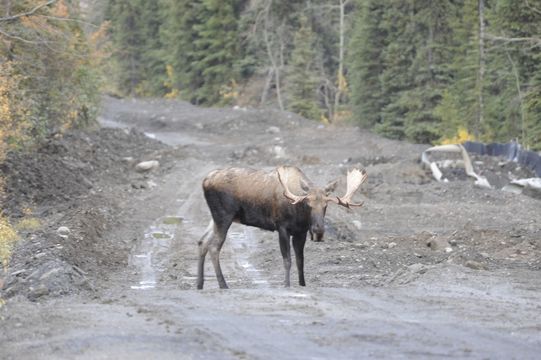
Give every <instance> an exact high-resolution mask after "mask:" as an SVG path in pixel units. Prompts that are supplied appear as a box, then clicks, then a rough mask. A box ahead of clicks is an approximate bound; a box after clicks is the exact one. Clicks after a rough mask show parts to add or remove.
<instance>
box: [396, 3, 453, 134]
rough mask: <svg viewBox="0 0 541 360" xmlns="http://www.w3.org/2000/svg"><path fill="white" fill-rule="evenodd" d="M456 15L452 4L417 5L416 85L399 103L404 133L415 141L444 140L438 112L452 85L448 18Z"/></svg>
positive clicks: (413, 78)
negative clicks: (438, 107)
mask: <svg viewBox="0 0 541 360" xmlns="http://www.w3.org/2000/svg"><path fill="white" fill-rule="evenodd" d="M454 12H455V8H454V5H453V3H452V2H450V1H445V0H441V1H438V2H437V3H432V2H431V1H426V0H425V1H421V0H417V1H416V2H415V8H414V14H415V15H414V16H415V17H414V21H415V38H414V39H415V41H414V43H415V58H414V60H413V62H412V64H411V67H410V69H409V72H410V74H411V78H410V79H411V81H412V83H411V89H409V90H406V91H405V92H404V93H403V94H402V95H401V98H400V100H399V102H400V103H402V104H403V105H402V107H403V108H404V109H405V111H406V113H405V116H404V119H405V122H404V132H405V134H406V137H407V138H408V139H409V140H411V141H415V142H422V143H431V142H433V141H434V140H437V139H438V138H440V136H441V134H440V128H441V125H440V124H441V118H440V117H439V116H438V115H437V113H436V112H435V108H436V107H437V106H438V105H439V103H440V102H441V100H442V97H443V92H444V89H445V88H446V86H447V85H448V84H449V82H450V71H449V69H448V65H447V64H448V63H449V61H450V59H451V55H450V52H449V51H448V47H449V45H450V43H451V34H452V30H451V27H450V24H449V21H448V18H449V17H451V16H452V15H453V13H454Z"/></svg>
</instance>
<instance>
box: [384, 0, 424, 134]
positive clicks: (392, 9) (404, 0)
mask: <svg viewBox="0 0 541 360" xmlns="http://www.w3.org/2000/svg"><path fill="white" fill-rule="evenodd" d="M414 19H415V13H414V7H413V3H412V1H410V0H388V4H387V10H386V12H385V13H384V14H383V18H382V27H383V28H384V29H385V33H386V41H387V46H386V47H385V48H384V50H383V52H382V62H383V72H382V73H381V75H380V81H381V84H382V90H383V102H384V103H385V104H386V105H385V106H384V107H383V108H382V109H381V111H380V117H381V121H380V122H379V123H378V124H377V125H376V126H375V130H376V131H377V132H379V133H380V134H383V135H385V136H387V137H390V138H393V139H403V138H404V137H405V124H404V123H405V116H406V114H407V110H408V109H407V107H406V105H407V103H406V101H405V98H404V97H402V96H403V95H404V92H405V91H407V90H410V89H411V88H412V83H413V80H412V74H411V72H410V68H411V66H412V63H413V60H414V59H415V51H416V48H415V45H416V44H415V25H416V24H415V21H414ZM401 99H402V101H401Z"/></svg>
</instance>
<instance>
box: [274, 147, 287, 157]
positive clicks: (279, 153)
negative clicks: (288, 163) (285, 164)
mask: <svg viewBox="0 0 541 360" xmlns="http://www.w3.org/2000/svg"><path fill="white" fill-rule="evenodd" d="M272 152H273V153H274V156H275V157H276V158H277V159H281V158H285V157H286V151H285V150H284V148H283V147H281V146H279V145H276V146H274V147H273V148H272Z"/></svg>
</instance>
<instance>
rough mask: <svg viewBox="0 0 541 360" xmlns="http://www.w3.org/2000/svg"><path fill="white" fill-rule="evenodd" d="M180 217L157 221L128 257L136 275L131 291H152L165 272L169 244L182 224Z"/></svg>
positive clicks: (147, 230)
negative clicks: (136, 278)
mask: <svg viewBox="0 0 541 360" xmlns="http://www.w3.org/2000/svg"><path fill="white" fill-rule="evenodd" d="M183 220H184V219H183V218H182V217H181V216H166V217H162V218H159V219H157V220H156V221H155V222H154V223H153V224H152V225H150V226H149V227H148V228H147V229H146V230H145V234H144V236H143V238H142V240H141V241H140V242H139V243H138V244H137V246H136V247H135V249H134V250H133V251H132V253H131V254H130V257H129V265H131V266H133V267H134V268H135V269H136V270H135V271H136V272H137V275H138V281H137V283H136V284H132V285H131V286H130V288H131V289H133V290H147V289H154V288H155V287H156V286H157V283H158V279H159V277H160V274H161V273H163V272H164V271H165V270H166V266H167V259H168V254H169V249H170V248H171V243H172V241H173V239H174V238H175V236H176V234H177V232H178V230H179V227H180V225H181V224H182V222H183Z"/></svg>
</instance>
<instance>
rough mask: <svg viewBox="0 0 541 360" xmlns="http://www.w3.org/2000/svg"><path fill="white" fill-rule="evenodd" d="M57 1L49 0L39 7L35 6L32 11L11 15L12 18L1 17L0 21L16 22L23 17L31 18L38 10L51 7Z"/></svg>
mask: <svg viewBox="0 0 541 360" xmlns="http://www.w3.org/2000/svg"><path fill="white" fill-rule="evenodd" d="M57 1H58V0H49V1H47V2H46V3H43V4H41V5H38V6H36V7H35V8H33V9H32V10H29V11H26V12H22V13H19V14H17V15H13V16H6V17H2V18H0V21H14V20H17V19H19V18H22V17H24V16H31V15H33V14H35V13H36V12H37V11H39V10H40V9H42V8H44V7H47V6H50V5H53V4H54V3H55V2H57Z"/></svg>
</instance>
